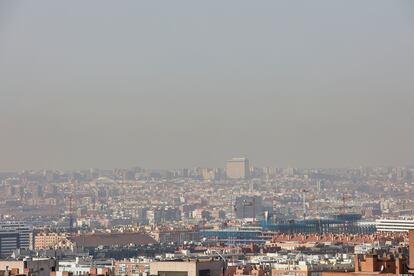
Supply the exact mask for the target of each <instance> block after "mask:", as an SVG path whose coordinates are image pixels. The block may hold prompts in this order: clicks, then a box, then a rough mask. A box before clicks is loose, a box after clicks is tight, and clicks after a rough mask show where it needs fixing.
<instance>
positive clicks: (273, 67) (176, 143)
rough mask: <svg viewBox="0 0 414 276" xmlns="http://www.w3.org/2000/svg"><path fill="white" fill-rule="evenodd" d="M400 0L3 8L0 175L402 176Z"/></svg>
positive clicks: (409, 10)
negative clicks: (377, 171)
mask: <svg viewBox="0 0 414 276" xmlns="http://www.w3.org/2000/svg"><path fill="white" fill-rule="evenodd" d="M413 15H414V13H413V4H412V3H411V2H410V1H355V2H351V3H350V2H347V3H343V2H342V3H341V2H337V1H309V2H303V3H300V4H299V3H296V2H292V1H285V2H274V1H263V2H261V3H254V2H248V1H229V2H221V1H220V2H218V1H208V2H205V3H194V2H190V1H184V2H180V3H176V2H165V3H162V4H161V3H155V2H150V1H148V2H145V3H143V2H136V1H125V2H122V3H115V2H109V1H99V2H98V1H87V2H83V1H82V2H72V1H71V2H65V3H60V2H56V1H36V2H34V1H26V2H17V1H2V3H1V4H0V39H1V41H2V42H1V43H0V97H1V100H0V129H1V142H0V153H1V155H0V170H1V171H16V170H22V169H40V168H52V169H53V168H59V169H75V168H89V167H101V168H114V167H131V166H136V165H139V166H143V167H147V168H179V167H193V166H210V167H222V166H224V162H225V160H227V159H228V158H229V157H232V156H247V157H249V158H250V160H252V162H253V163H254V164H256V165H260V166H280V167H288V166H294V167H358V166H361V165H364V166H377V165H390V166H405V165H412V164H413V163H414V162H413V156H414V147H413V146H412V141H413V140H414V109H413V108H412V104H413V102H414V93H413V88H414V82H413V77H412V72H413V69H414V54H413V51H412V49H413V47H414V28H413V26H414V19H413V18H414V16H413Z"/></svg>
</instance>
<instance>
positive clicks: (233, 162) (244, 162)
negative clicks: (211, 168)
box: [226, 158, 250, 179]
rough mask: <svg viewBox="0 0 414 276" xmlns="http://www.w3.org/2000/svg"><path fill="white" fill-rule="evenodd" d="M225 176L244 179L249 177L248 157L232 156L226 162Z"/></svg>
mask: <svg viewBox="0 0 414 276" xmlns="http://www.w3.org/2000/svg"><path fill="white" fill-rule="evenodd" d="M226 176H227V178H229V179H246V178H249V177H250V166H249V159H247V158H232V159H230V160H228V161H227V162H226Z"/></svg>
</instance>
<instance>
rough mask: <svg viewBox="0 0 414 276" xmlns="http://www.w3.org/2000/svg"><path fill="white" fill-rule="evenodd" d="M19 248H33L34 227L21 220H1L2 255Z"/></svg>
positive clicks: (0, 247)
mask: <svg viewBox="0 0 414 276" xmlns="http://www.w3.org/2000/svg"><path fill="white" fill-rule="evenodd" d="M19 248H20V249H32V248H33V231H32V228H31V227H30V226H28V225H26V224H24V223H21V222H0V255H2V256H7V255H9V254H11V253H12V252H13V250H16V249H19Z"/></svg>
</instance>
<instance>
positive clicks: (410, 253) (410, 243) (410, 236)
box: [408, 230, 414, 270]
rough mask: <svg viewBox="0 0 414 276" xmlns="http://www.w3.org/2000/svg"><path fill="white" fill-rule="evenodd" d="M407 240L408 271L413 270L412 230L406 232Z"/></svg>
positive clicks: (413, 233) (413, 248) (413, 237)
mask: <svg viewBox="0 0 414 276" xmlns="http://www.w3.org/2000/svg"><path fill="white" fill-rule="evenodd" d="M408 240H409V245H408V246H409V258H410V259H409V262H408V268H409V270H414V230H410V231H409V232H408Z"/></svg>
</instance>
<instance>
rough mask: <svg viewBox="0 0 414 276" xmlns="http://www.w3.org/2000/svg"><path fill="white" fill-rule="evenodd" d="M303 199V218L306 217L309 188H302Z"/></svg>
mask: <svg viewBox="0 0 414 276" xmlns="http://www.w3.org/2000/svg"><path fill="white" fill-rule="evenodd" d="M301 192H302V200H303V220H305V219H306V193H308V192H309V191H308V190H305V189H302V190H301Z"/></svg>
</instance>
